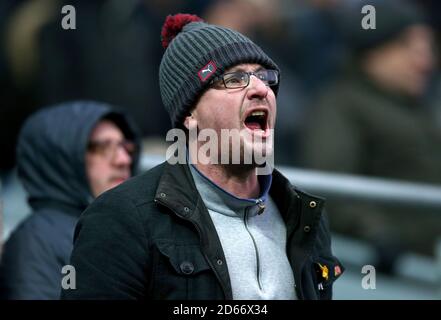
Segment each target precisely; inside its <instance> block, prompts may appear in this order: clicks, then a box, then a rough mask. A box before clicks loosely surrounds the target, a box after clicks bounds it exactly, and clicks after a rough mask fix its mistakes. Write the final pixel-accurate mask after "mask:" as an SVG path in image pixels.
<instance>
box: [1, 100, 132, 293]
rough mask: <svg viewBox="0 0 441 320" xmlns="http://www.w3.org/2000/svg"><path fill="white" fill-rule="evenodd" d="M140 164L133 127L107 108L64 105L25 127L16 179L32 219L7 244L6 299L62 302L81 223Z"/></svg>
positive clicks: (3, 284) (34, 118) (92, 104)
mask: <svg viewBox="0 0 441 320" xmlns="http://www.w3.org/2000/svg"><path fill="white" fill-rule="evenodd" d="M138 157H139V142H138V140H137V134H136V130H135V129H134V127H133V125H132V124H131V122H130V120H129V119H128V118H126V116H125V115H124V114H123V113H120V112H119V111H116V110H115V109H114V108H113V107H111V106H110V105H107V104H104V103H97V102H92V101H76V102H70V103H64V104H61V105H57V106H54V107H50V108H47V109H43V110H41V111H39V112H37V113H35V114H34V115H33V116H31V117H30V118H29V119H28V120H27V121H26V123H25V124H24V126H23V128H22V131H21V134H20V136H19V141H18V147H17V159H18V174H19V178H20V179H21V181H22V183H23V185H24V187H25V189H26V191H27V193H28V201H29V204H30V206H31V208H32V209H33V212H32V214H31V215H30V216H29V217H28V218H27V219H25V221H24V222H22V223H21V224H20V225H19V227H18V228H17V229H16V230H15V231H14V232H13V233H12V235H11V237H10V238H9V240H8V241H7V243H6V244H5V248H4V255H3V257H2V260H1V265H0V294H1V297H2V298H3V299H58V298H59V294H60V291H61V282H62V277H63V274H62V268H63V266H65V265H68V264H69V257H70V253H71V251H72V239H73V231H74V227H75V224H76V222H77V219H78V217H79V216H80V214H81V212H82V211H83V210H85V209H86V207H87V206H88V205H89V204H90V203H91V202H92V200H93V199H94V198H96V197H97V196H98V195H100V194H101V193H103V192H104V191H106V190H108V189H111V188H113V187H115V186H116V185H118V184H120V183H121V182H123V181H125V180H127V179H128V178H130V176H132V175H133V174H134V170H135V168H136V166H137V162H138Z"/></svg>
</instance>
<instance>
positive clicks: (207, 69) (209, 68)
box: [198, 61, 217, 82]
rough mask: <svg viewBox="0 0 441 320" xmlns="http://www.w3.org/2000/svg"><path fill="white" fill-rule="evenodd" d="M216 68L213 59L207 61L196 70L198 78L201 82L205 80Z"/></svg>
mask: <svg viewBox="0 0 441 320" xmlns="http://www.w3.org/2000/svg"><path fill="white" fill-rule="evenodd" d="M216 70H217V67H216V64H215V63H214V61H210V62H208V63H207V64H206V65H205V66H204V67H203V68H202V69H201V70H199V72H198V76H199V79H201V81H202V82H205V81H207V79H208V78H210V77H211V75H212V74H214V73H215V72H216Z"/></svg>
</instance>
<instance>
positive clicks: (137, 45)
mask: <svg viewBox="0 0 441 320" xmlns="http://www.w3.org/2000/svg"><path fill="white" fill-rule="evenodd" d="M209 3H210V1H205V0H192V1H177V0H148V1H147V0H144V1H139V0H128V1H120V0H106V1H102V0H88V1H81V0H35V1H23V0H21V1H13V0H6V1H5V2H4V3H2V4H0V10H1V9H3V8H4V9H5V10H4V13H3V12H0V18H4V19H3V20H2V19H0V26H2V27H3V28H2V32H1V40H2V41H1V42H0V43H2V45H3V46H2V47H1V51H0V84H4V85H3V86H1V87H0V96H2V106H1V107H0V146H1V147H2V150H3V153H2V155H3V156H2V157H1V158H0V169H10V168H12V167H13V166H14V163H15V159H14V152H13V151H14V148H15V144H16V138H17V135H18V132H19V128H20V126H21V125H22V123H23V121H24V120H25V118H26V117H27V116H28V115H29V114H31V113H32V112H34V111H36V110H38V109H40V108H41V107H43V106H47V105H51V104H55V103H60V102H62V101H68V100H77V99H92V100H98V101H104V102H107V103H110V104H114V105H121V106H124V108H125V109H126V111H127V113H128V114H129V115H131V116H132V118H133V119H134V121H135V122H136V123H137V125H138V127H139V128H140V131H141V133H142V135H143V136H144V137H149V138H154V137H156V138H158V137H161V141H164V139H162V137H164V136H165V133H166V132H167V130H168V129H169V127H170V123H169V119H168V116H167V114H166V112H165V111H164V108H162V107H161V105H162V102H161V100H160V96H159V86H158V72H159V63H160V59H161V56H162V53H163V48H162V46H161V41H160V37H159V36H158V35H159V34H160V30H161V26H162V22H163V17H164V16H166V15H167V14H169V13H170V12H176V11H181V10H182V11H186V12H192V13H196V14H198V13H199V12H200V11H201V10H204V8H205V7H206V6H207V5H208V4H209ZM64 5H72V6H74V7H75V12H76V29H75V30H64V29H63V28H62V27H61V21H62V18H63V17H64V14H62V13H61V8H62V7H63V6H64ZM3 71H4V72H3ZM153 115H154V116H153Z"/></svg>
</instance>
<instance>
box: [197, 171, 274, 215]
mask: <svg viewBox="0 0 441 320" xmlns="http://www.w3.org/2000/svg"><path fill="white" fill-rule="evenodd" d="M189 167H190V171H191V174H192V176H193V179H194V182H195V184H196V188H197V189H198V191H199V193H200V195H201V197H202V200H203V201H204V203H205V205H206V207H207V208H208V209H210V210H212V211H215V212H219V213H221V214H224V215H228V216H241V215H243V214H244V212H245V209H246V208H249V209H248V214H249V215H256V214H258V213H263V209H264V208H265V204H266V201H267V199H268V192H269V190H270V188H271V183H272V175H259V176H258V179H259V184H260V190H261V191H260V195H259V197H258V198H239V197H236V196H235V195H233V194H231V193H230V192H228V191H226V190H225V189H223V188H221V187H220V186H218V185H217V184H216V183H214V182H213V181H211V180H210V179H209V178H208V177H207V176H205V175H204V174H203V173H202V172H200V171H199V170H198V169H197V168H196V166H194V165H193V164H189Z"/></svg>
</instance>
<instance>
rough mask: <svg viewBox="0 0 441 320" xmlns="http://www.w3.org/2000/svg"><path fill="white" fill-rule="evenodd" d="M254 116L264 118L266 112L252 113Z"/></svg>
mask: <svg viewBox="0 0 441 320" xmlns="http://www.w3.org/2000/svg"><path fill="white" fill-rule="evenodd" d="M251 115H252V116H256V117H257V116H264V115H265V112H264V111H254V112H252V113H251Z"/></svg>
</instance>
